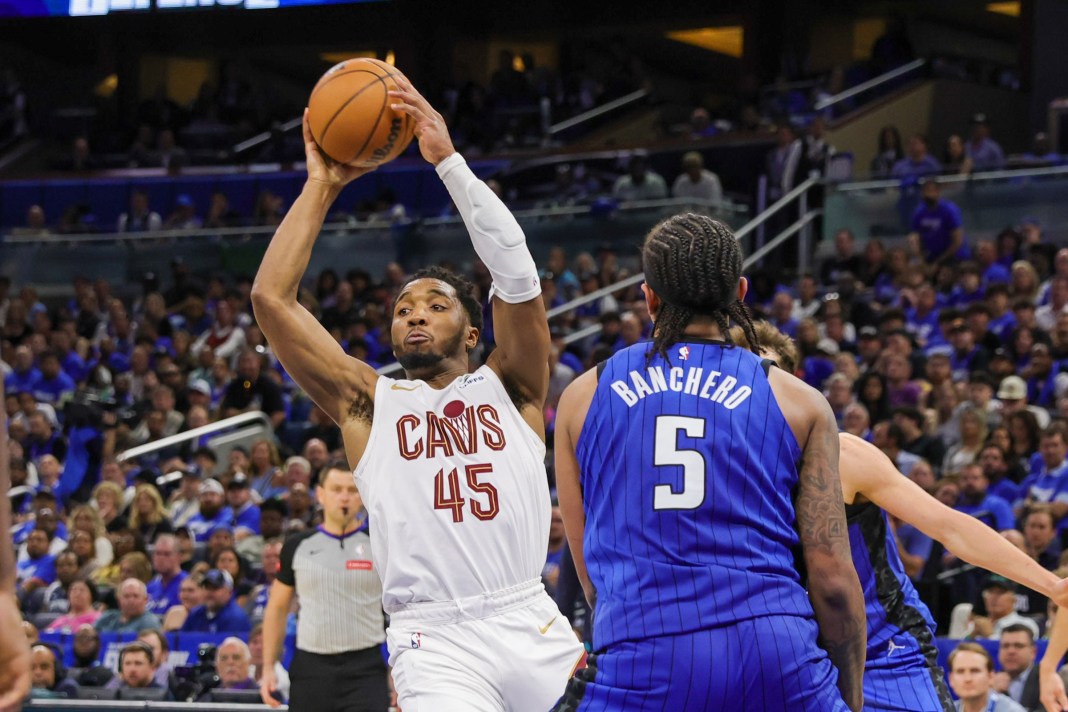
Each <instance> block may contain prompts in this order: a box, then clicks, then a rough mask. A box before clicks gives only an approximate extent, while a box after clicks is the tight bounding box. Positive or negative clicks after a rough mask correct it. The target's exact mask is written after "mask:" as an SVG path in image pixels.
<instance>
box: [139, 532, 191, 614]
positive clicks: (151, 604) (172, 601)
mask: <svg viewBox="0 0 1068 712" xmlns="http://www.w3.org/2000/svg"><path fill="white" fill-rule="evenodd" d="M152 568H153V569H155V570H156V572H157V573H156V576H155V577H154V578H153V579H152V580H151V581H149V582H148V609H149V610H150V611H152V612H153V613H155V614H156V615H157V616H159V617H160V618H162V617H163V616H165V615H166V614H167V611H168V610H170V608H171V606H176V605H178V604H179V603H181V601H180V600H179V597H178V593H179V591H180V590H181V587H182V581H185V579H186V577H187V576H188V574H187V573H186V572H184V571H182V558H181V556H180V553H179V551H178V539H177V538H176V537H175V536H174V535H173V534H160V535H159V537H158V538H157V539H156V545H155V547H154V548H153V549H152Z"/></svg>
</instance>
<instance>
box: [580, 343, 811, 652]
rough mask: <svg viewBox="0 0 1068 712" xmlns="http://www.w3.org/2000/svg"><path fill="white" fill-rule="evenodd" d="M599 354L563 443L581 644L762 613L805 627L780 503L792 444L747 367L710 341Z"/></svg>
mask: <svg viewBox="0 0 1068 712" xmlns="http://www.w3.org/2000/svg"><path fill="white" fill-rule="evenodd" d="M650 348H651V347H650V345H649V344H648V343H642V344H636V345H635V346H632V347H629V348H627V349H624V350H622V351H620V352H618V353H616V354H615V355H614V356H612V358H611V359H609V360H608V361H607V362H606V364H605V368H604V371H603V373H602V374H601V375H600V377H599V379H598V384H597V389H596V392H595V394H594V396H593V400H592V402H591V404H590V409H589V413H588V415H587V416H586V420H585V423H584V424H583V427H582V432H581V434H580V436H579V439H578V442H577V444H576V455H577V458H578V463H579V466H580V470H581V476H580V481H581V485H582V490H583V501H584V509H585V513H586V533H585V538H584V540H583V546H584V554H585V559H586V567H587V570H588V572H589V576H590V579H591V581H592V583H593V585H594V587H595V588H596V591H597V601H596V613H595V617H594V630H593V642H594V645H595V649H602V648H604V647H605V646H610V645H613V644H615V643H618V642H620V641H627V640H641V639H646V638H651V637H655V636H661V635H673V634H679V633H686V632H692V631H696V630H702V629H706V628H710V627H715V626H721V625H726V624H730V623H735V622H738V621H742V620H748V619H752V618H756V617H760V616H768V615H792V616H801V617H805V618H809V619H812V618H813V615H814V614H813V612H812V606H811V604H810V603H809V599H808V596H807V594H806V592H805V590H804V588H803V587H802V585H801V577H800V575H799V574H798V571H797V562H796V559H795V550H796V547H797V546H798V544H799V539H798V535H797V531H796V515H795V511H794V505H793V496H794V492H795V489H796V485H797V480H798V474H797V462H798V459H799V457H800V454H801V450H800V447H799V446H798V444H797V440H796V439H795V437H794V434H793V432H792V431H791V430H790V426H789V424H788V423H787V422H786V418H785V417H784V416H783V414H782V411H781V410H780V409H779V406H778V404H777V403H776V401H775V397H774V395H773V394H772V391H771V387H770V385H769V383H768V378H767V375H766V373H765V372H764V369H763V368H762V366H761V360H760V358H758V357H757V356H756V355H754V354H753V353H751V352H750V351H748V350H746V349H743V348H740V347H732V346H727V345H725V344H723V343H720V342H711V341H701V340H691V341H689V342H686V343H679V344H676V345H674V346H673V347H672V348H671V349H670V350H669V355H670V363H669V362H667V361H665V360H664V359H663V358H662V357H661V356H659V355H654V356H652V357H651V358H649V360H648V362H647V353H648V352H649V351H650Z"/></svg>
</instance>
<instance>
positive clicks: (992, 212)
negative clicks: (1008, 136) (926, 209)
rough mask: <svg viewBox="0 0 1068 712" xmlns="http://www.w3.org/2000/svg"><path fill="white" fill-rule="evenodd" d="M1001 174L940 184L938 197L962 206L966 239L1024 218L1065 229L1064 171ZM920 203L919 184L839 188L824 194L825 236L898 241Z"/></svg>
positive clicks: (1067, 185)
mask: <svg viewBox="0 0 1068 712" xmlns="http://www.w3.org/2000/svg"><path fill="white" fill-rule="evenodd" d="M1046 171H1047V172H1046V173H1044V174H1038V175H1035V173H1036V172H1037V171H1002V172H1000V173H999V174H987V175H1001V176H1003V177H1000V178H989V179H988V178H985V177H984V176H983V175H978V176H975V177H974V178H973V179H972V180H957V179H951V180H946V181H945V182H942V197H943V198H944V199H946V200H950V201H952V202H954V203H956V204H957V206H959V207H960V210H961V215H962V217H963V219H964V226H965V231H966V233H965V234H966V235H967V234H971V233H985V234H986V236H993V235H996V234H997V232H999V231H1000V230H1002V229H1003V228H1005V227H1007V226H1013V225H1018V224H1019V223H1020V221H1021V220H1022V219H1023V218H1025V217H1029V218H1035V219H1036V220H1037V221H1038V222H1039V223H1040V224H1041V225H1042V226H1043V229H1044V230H1045V231H1047V233H1048V232H1049V231H1050V230H1051V229H1052V230H1054V231H1058V230H1059V229H1061V228H1064V227H1068V202H1066V201H1065V200H1064V196H1065V194H1066V193H1065V191H1066V190H1068V172H1064V169H1059V171H1058V169H1046ZM919 200H920V189H919V186H918V185H915V184H913V185H909V186H904V187H902V186H900V185H898V184H897V183H895V182H891V181H878V182H871V183H854V184H843V185H841V186H838V187H837V188H835V189H832V190H828V193H827V196H826V199H825V202H824V219H823V237H824V238H826V239H828V240H829V239H832V238H833V236H834V233H835V232H836V231H838V230H840V229H841V228H849V229H850V230H852V231H853V234H854V235H856V236H857V237H858V238H860V239H866V238H868V237H902V236H904V235H906V234H907V233H908V231H909V222H910V220H911V217H912V214H913V212H914V211H915V210H916V206H917V205H918V204H919Z"/></svg>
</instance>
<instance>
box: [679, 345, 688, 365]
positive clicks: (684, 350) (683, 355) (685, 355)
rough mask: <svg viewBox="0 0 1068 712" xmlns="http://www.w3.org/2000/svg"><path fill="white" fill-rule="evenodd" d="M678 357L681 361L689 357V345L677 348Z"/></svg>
mask: <svg viewBox="0 0 1068 712" xmlns="http://www.w3.org/2000/svg"><path fill="white" fill-rule="evenodd" d="M679 358H680V359H682V360H683V361H685V360H686V359H688V358H690V347H689V346H683V347H682V348H681V349H679Z"/></svg>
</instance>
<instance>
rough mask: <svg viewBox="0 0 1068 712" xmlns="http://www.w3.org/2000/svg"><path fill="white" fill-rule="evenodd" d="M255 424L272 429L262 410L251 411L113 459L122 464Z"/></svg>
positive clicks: (135, 448)
mask: <svg viewBox="0 0 1068 712" xmlns="http://www.w3.org/2000/svg"><path fill="white" fill-rule="evenodd" d="M255 422H260V423H263V424H264V425H265V426H267V428H268V429H273V428H274V425H273V423H271V419H270V418H269V417H267V414H266V413H264V412H263V411H262V410H256V411H252V412H251V413H240V414H238V415H235V416H232V417H230V418H223V419H222V420H219V421H216V422H214V423H208V424H207V425H202V426H200V427H199V428H193V429H192V430H187V431H185V432H184V433H177V434H175V435H168V436H167V437H165V438H160V439H159V440H153V441H152V442H150V443H145V444H144V445H138V446H137V447H132V448H130V449H129V450H123V451H122V452H120V453H119V454H118V455H116V456H115V459H116V460H118V461H119V462H124V461H126V460H130V459H132V458H135V457H141V456H142V455H147V454H148V453H150V452H156V451H157V450H162V449H164V448H168V447H170V446H172V445H178V444H180V443H184V442H188V441H190V440H196V439H197V438H199V437H200V436H202V435H210V434H211V433H215V432H218V431H220V430H226V429H228V428H233V427H236V426H238V425H245V424H246V423H255Z"/></svg>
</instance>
